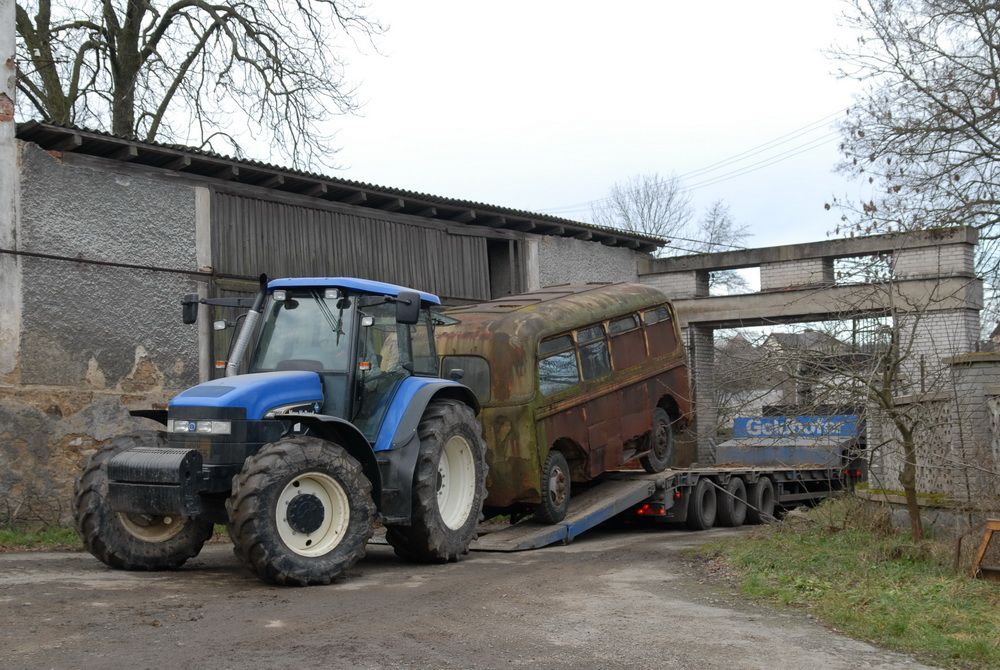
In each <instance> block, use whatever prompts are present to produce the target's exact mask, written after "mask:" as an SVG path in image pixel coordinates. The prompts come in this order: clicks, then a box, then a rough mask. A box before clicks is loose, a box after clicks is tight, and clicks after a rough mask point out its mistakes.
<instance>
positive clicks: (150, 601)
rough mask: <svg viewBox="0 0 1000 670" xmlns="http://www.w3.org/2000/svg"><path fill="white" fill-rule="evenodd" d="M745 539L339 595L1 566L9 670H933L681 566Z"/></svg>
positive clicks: (65, 562) (365, 578)
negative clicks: (687, 554)
mask: <svg viewBox="0 0 1000 670" xmlns="http://www.w3.org/2000/svg"><path fill="white" fill-rule="evenodd" d="M741 532H745V531H743V530H713V531H709V532H704V533H689V532H685V531H678V530H668V531H662V530H657V531H645V532H643V531H634V530H633V531H622V530H608V531H595V532H593V533H592V534H590V536H588V537H584V538H581V539H580V540H578V541H577V542H575V543H574V544H572V545H569V546H565V547H555V548H549V549H544V550H540V551H534V552H525V553H519V554H496V553H474V554H472V555H471V557H470V558H468V559H467V560H464V561H462V562H460V563H456V564H451V565H444V566H425V565H409V564H406V563H403V562H401V561H399V560H397V559H396V558H395V556H394V555H393V553H392V551H391V550H390V549H389V548H387V547H384V546H372V547H370V550H369V552H368V556H367V557H366V558H365V559H364V560H363V561H362V562H361V563H360V564H358V565H357V566H356V567H355V568H354V569H353V570H352V571H351V572H350V573H349V575H348V576H347V578H346V579H345V580H344V581H343V582H341V583H339V584H335V585H331V586H329V587H311V588H305V589H295V588H277V587H271V586H267V585H264V584H262V583H260V582H258V581H257V580H256V579H255V578H253V577H251V576H250V575H249V574H248V573H246V572H245V571H244V570H243V569H242V568H241V567H240V565H239V564H238V563H237V561H236V559H235V557H234V556H233V555H232V552H231V550H230V548H229V547H228V546H226V545H210V546H208V547H207V548H206V549H205V551H203V552H202V554H201V556H199V557H198V558H197V559H195V560H194V561H191V562H190V563H189V564H188V565H187V566H185V568H184V569H183V570H181V571H178V572H169V573H125V572H116V571H111V570H109V569H107V568H105V567H104V566H103V565H101V564H100V563H98V562H97V560H96V559H94V558H92V557H91V556H90V555H88V554H71V553H44V554H0V658H2V659H3V660H2V661H0V664H2V665H3V667H5V668H102V669H104V668H171V669H174V668H177V669H182V668H298V669H301V668H320V667H322V668H410V667H416V668H520V667H537V668H653V667H658V668H662V667H668V668H726V669H727V670H734V669H736V668H768V669H769V670H771V669H773V668H791V667H815V668H820V667H821V668H921V667H925V666H922V665H919V664H917V663H915V662H914V661H913V660H912V659H909V658H907V657H906V656H902V655H899V654H894V653H890V652H886V651H883V650H881V649H878V648H876V647H873V646H871V645H869V644H865V643H863V642H858V641H855V640H851V639H849V638H846V637H844V636H841V635H838V634H836V633H834V632H831V631H829V630H827V629H826V628H824V627H823V626H821V625H819V624H817V623H815V622H813V621H811V620H809V619H808V618H807V617H805V616H804V615H803V614H802V613H799V612H788V611H779V610H774V609H771V608H768V607H761V606H758V605H754V604H750V603H747V602H745V601H743V600H742V599H740V598H739V597H737V596H736V595H734V594H733V593H732V592H731V590H730V589H728V588H727V587H726V586H725V585H722V584H718V583H704V580H703V578H702V577H701V576H700V573H699V571H698V569H697V567H696V566H693V565H692V564H691V563H690V562H689V560H688V559H685V558H684V554H683V550H684V549H685V548H687V547H691V546H694V545H696V544H698V543H700V542H704V541H705V540H708V539H710V538H715V537H719V536H720V535H725V534H738V533H741Z"/></svg>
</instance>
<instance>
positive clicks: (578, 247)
mask: <svg viewBox="0 0 1000 670" xmlns="http://www.w3.org/2000/svg"><path fill="white" fill-rule="evenodd" d="M528 245H529V246H531V247H533V249H532V250H530V251H529V252H528V254H527V256H526V258H527V259H528V261H529V262H533V263H534V264H535V267H537V279H536V278H535V276H534V270H533V268H529V269H528V272H527V277H528V281H529V285H528V288H529V289H535V288H540V287H542V286H554V285H556V284H582V283H586V282H600V281H607V282H619V281H628V282H634V281H638V277H639V275H638V260H639V258H640V257H643V258H645V257H646V254H639V253H637V252H635V251H633V250H631V249H628V248H625V247H609V246H606V245H603V244H599V243H597V242H587V241H584V240H574V239H572V238H566V237H552V236H548V235H532V236H530V237H529V239H528ZM532 281H537V282H538V284H537V285H532V284H531V283H530V282H532Z"/></svg>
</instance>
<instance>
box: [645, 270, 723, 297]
mask: <svg viewBox="0 0 1000 670" xmlns="http://www.w3.org/2000/svg"><path fill="white" fill-rule="evenodd" d="M639 280H640V281H641V282H642V283H643V284H649V285H650V286H655V287H656V288H658V289H660V290H661V291H663V292H664V293H666V294H667V295H668V296H670V299H671V300H678V299H681V298H699V297H704V296H707V295H708V273H707V272H702V271H699V270H694V271H691V272H669V273H666V274H658V275H643V276H641V277H639Z"/></svg>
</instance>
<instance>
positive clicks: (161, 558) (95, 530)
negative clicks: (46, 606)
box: [73, 431, 212, 570]
mask: <svg viewBox="0 0 1000 670" xmlns="http://www.w3.org/2000/svg"><path fill="white" fill-rule="evenodd" d="M166 446H167V443H166V438H165V437H164V436H163V434H162V433H157V432H152V431H149V432H141V433H135V434H132V435H123V436H121V437H116V438H114V439H113V440H112V441H111V443H110V444H107V445H105V446H103V447H101V448H100V449H99V450H98V451H97V452H96V453H94V454H93V455H92V456H91V457H90V458H89V459H87V463H86V465H84V468H83V472H82V473H81V474H80V476H79V477H78V478H77V480H76V483H75V485H74V487H73V519H74V521H75V524H76V530H77V532H78V533H79V534H80V539H81V540H83V546H84V547H86V549H87V551H89V552H90V553H91V554H93V555H94V556H95V557H96V558H97V559H98V560H100V561H101V562H102V563H104V564H105V565H109V566H111V567H112V568H117V569H119V570H173V569H175V568H179V567H180V566H181V565H183V564H184V562H185V561H187V560H188V559H189V558H193V557H195V556H197V555H198V552H200V551H201V548H202V546H203V545H204V544H205V542H206V541H207V540H208V538H210V537H211V536H212V524H211V523H210V522H208V521H203V520H201V519H185V518H183V517H181V516H180V515H176V517H170V516H147V515H138V514H128V515H125V514H119V513H118V512H115V511H113V510H112V509H111V508H110V507H109V506H108V502H107V495H108V472H107V469H108V461H109V460H111V458H112V457H114V456H116V455H117V454H119V453H121V452H123V451H125V450H127V449H132V448H133V447H166ZM157 538H160V539H157Z"/></svg>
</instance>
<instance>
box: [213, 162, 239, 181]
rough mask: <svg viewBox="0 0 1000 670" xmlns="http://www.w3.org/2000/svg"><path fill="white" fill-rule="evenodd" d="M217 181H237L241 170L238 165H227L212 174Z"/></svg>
mask: <svg viewBox="0 0 1000 670" xmlns="http://www.w3.org/2000/svg"><path fill="white" fill-rule="evenodd" d="M212 176H213V177H215V178H216V179H236V178H237V177H239V176H240V168H239V166H236V165H226V166H225V167H223V168H221V169H220V170H218V171H217V172H215V173H213V174H212Z"/></svg>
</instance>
